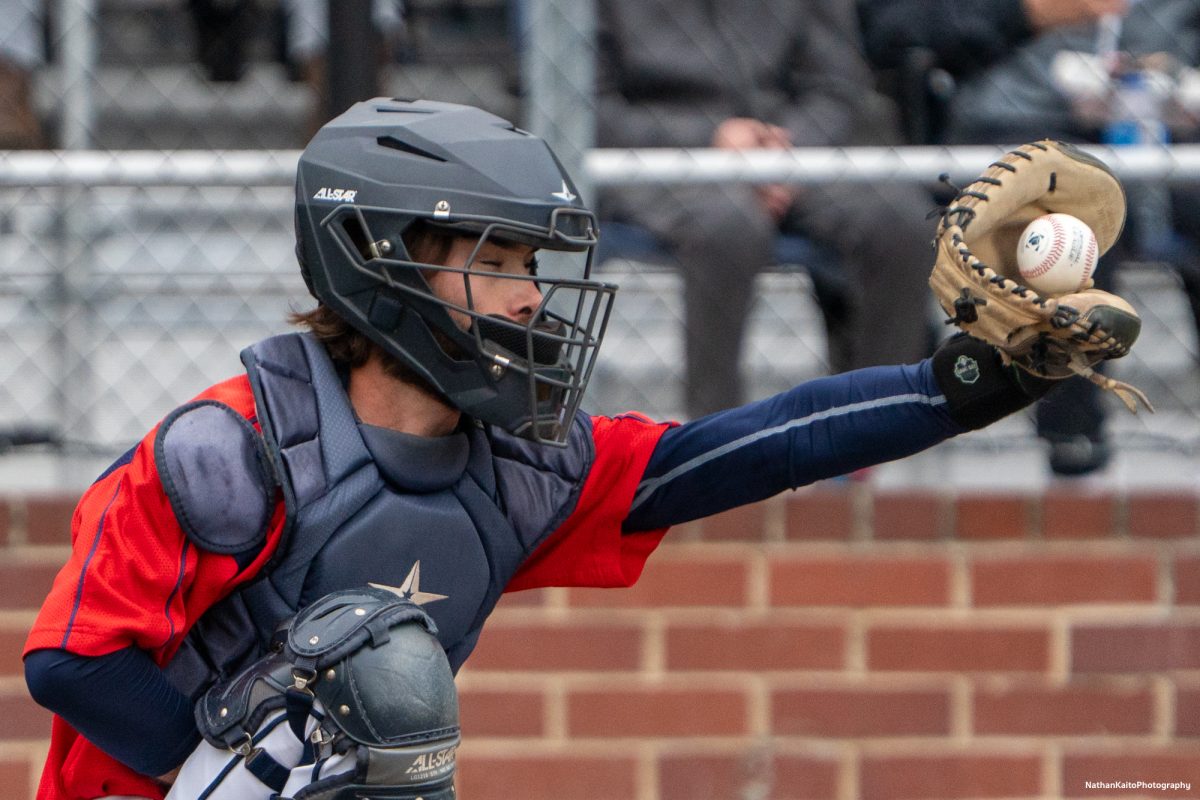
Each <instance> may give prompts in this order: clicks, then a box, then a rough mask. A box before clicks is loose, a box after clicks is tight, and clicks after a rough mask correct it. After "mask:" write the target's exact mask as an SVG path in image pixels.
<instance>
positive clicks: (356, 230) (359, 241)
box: [342, 216, 377, 261]
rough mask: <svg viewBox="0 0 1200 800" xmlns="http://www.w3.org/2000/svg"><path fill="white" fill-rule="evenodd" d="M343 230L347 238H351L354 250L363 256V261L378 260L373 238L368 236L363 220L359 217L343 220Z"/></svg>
mask: <svg viewBox="0 0 1200 800" xmlns="http://www.w3.org/2000/svg"><path fill="white" fill-rule="evenodd" d="M342 230H344V231H346V236H348V237H350V244H352V245H354V249H355V250H356V251H358V254H359V255H360V256H362V259H363V261H370V260H371V259H372V258H376V256H377V254H376V253H375V251H374V249H373V248H372V247H371V245H372V240H371V237H370V236H369V235H368V234H367V229H366V226H365V225H364V224H363V221H362V220H361V219H359V218H358V217H357V216H350V217H346V218H345V219H344V220H342Z"/></svg>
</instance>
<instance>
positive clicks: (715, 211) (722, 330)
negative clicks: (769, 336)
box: [608, 185, 934, 418]
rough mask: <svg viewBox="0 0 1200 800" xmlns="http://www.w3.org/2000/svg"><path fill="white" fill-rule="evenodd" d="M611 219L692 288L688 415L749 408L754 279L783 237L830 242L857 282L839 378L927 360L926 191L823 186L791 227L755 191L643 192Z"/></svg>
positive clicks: (630, 196) (617, 207) (625, 200)
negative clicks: (653, 248)
mask: <svg viewBox="0 0 1200 800" xmlns="http://www.w3.org/2000/svg"><path fill="white" fill-rule="evenodd" d="M608 202H609V205H610V213H612V214H614V216H617V217H620V218H624V219H628V220H629V221H631V222H635V223H637V224H639V225H642V226H644V227H646V228H648V229H650V230H651V231H652V232H653V233H655V234H656V235H657V236H658V237H659V238H661V239H662V240H663V241H664V242H666V243H667V244H668V246H669V247H670V248H671V251H672V254H673V256H674V257H675V259H676V261H677V262H678V265H679V269H680V272H681V274H682V276H683V281H684V301H685V304H686V310H685V316H684V324H685V327H686V331H685V354H686V355H685V358H686V367H687V397H686V406H687V411H688V413H689V415H690V416H692V417H693V418H694V417H697V416H702V415H704V414H708V413H711V412H713V411H718V410H720V409H723V408H729V407H731V406H735V405H738V404H740V403H742V402H743V401H744V399H745V398H744V393H743V385H742V379H741V371H740V356H741V349H742V341H743V339H744V338H745V329H746V317H747V315H748V313H749V311H750V306H751V304H752V303H753V301H754V278H755V276H756V275H757V274H758V273H759V272H760V271H761V270H762V269H763V268H765V267H767V266H768V265H770V264H771V263H772V253H773V251H774V242H775V237H776V236H777V235H778V234H779V233H780V230H781V229H783V230H787V231H789V232H792V231H795V232H798V233H801V234H803V235H806V236H808V237H810V238H812V239H813V240H815V241H817V242H820V243H823V244H826V245H828V246H829V247H830V248H832V249H833V250H834V251H835V252H837V253H838V255H839V256H840V258H841V261H842V266H843V268H844V269H845V270H846V272H847V274H848V276H849V279H850V280H849V281H848V283H849V286H850V296H851V301H852V306H851V309H850V313H851V317H852V318H851V320H850V323H849V324H848V325H847V326H846V327H847V331H846V335H845V341H844V342H833V343H831V360H832V361H833V368H834V370H835V371H843V370H845V369H854V368H858V367H864V366H872V365H876V364H899V363H911V362H914V361H918V360H920V359H921V358H923V357H924V356H926V355H927V354H928V350H929V343H930V336H929V317H928V309H929V307H930V306H929V302H930V301H929V297H930V295H929V288H928V283H927V281H928V276H929V271H930V268H931V266H932V264H933V249H932V246H931V241H932V236H933V227H934V223H933V222H931V221H929V220H926V219H925V214H926V212H927V211H928V210H929V209H931V208H932V207H933V202H932V200H931V198H930V197H929V195H928V193H927V192H925V191H924V190H922V189H921V188H919V187H915V186H903V185H884V186H874V185H866V186H852V185H835V186H812V187H804V188H803V189H802V194H801V197H800V199H799V201H798V202H797V203H796V205H795V206H794V207H793V209H792V210H791V211H790V212H789V214H788V215H787V217H786V219H785V220H784V222H783V223H782V225H779V224H777V223H776V222H775V221H774V220H773V219H771V218H770V217H769V216H768V215H767V214H766V212H765V211H763V210H762V208H761V206H760V205H759V203H758V200H757V198H756V197H755V194H754V190H753V188H752V187H750V186H741V185H728V186H710V185H702V186H682V187H678V186H677V187H654V188H652V189H651V188H645V187H638V188H636V189H625V190H622V191H620V192H619V193H613V196H612V197H610V198H609V200H608Z"/></svg>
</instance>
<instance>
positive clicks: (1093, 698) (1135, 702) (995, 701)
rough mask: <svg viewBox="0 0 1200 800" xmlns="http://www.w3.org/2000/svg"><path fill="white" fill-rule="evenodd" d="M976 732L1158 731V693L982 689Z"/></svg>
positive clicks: (1093, 688) (1100, 688) (1071, 688)
mask: <svg viewBox="0 0 1200 800" xmlns="http://www.w3.org/2000/svg"><path fill="white" fill-rule="evenodd" d="M974 719H975V733H978V734H1001V735H1029V736H1054V735H1061V736H1070V735H1080V736H1091V735H1102V734H1110V735H1111V734H1142V733H1152V732H1153V730H1154V694H1153V692H1151V691H1150V690H1149V689H1147V688H1140V689H1126V688H1121V687H1115V686H1067V687H1026V688H1009V689H987V688H981V689H977V690H976V692H975V713H974Z"/></svg>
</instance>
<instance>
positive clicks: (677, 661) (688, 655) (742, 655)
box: [666, 623, 846, 671]
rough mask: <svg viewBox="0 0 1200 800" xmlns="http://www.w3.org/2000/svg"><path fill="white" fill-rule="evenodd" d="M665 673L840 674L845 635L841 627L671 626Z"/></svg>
mask: <svg viewBox="0 0 1200 800" xmlns="http://www.w3.org/2000/svg"><path fill="white" fill-rule="evenodd" d="M666 642H667V644H666V651H667V669H672V670H752V671H759V670H789V669H841V668H842V667H844V666H845V659H846V656H845V650H846V633H845V629H844V628H842V627H841V626H839V625H822V624H809V625H805V624H797V623H787V624H783V623H780V624H774V625H769V624H729V625H715V624H714V625H672V626H671V627H669V628H668V629H667V636H666Z"/></svg>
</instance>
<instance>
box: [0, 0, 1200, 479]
mask: <svg viewBox="0 0 1200 800" xmlns="http://www.w3.org/2000/svg"><path fill="white" fill-rule="evenodd" d="M13 1H14V2H15V1H16V0H13ZM19 4H20V5H21V6H22V9H24V10H28V11H31V12H35V14H34V17H35V18H36V20H37V22H38V30H40V31H41V35H42V37H43V41H44V42H46V43H48V45H49V53H50V59H49V61H48V62H47V63H46V64H33V68H32V71H31V73H30V75H31V84H30V88H31V92H32V94H31V98H32V104H33V107H34V110H35V111H36V116H37V119H38V121H39V122H40V126H41V130H40V132H39V134H38V135H39V136H42V137H44V140H43V141H44V142H46V143H49V144H50V145H52V146H53V147H54V148H56V149H55V150H54V151H53V152H48V153H43V154H33V153H31V154H18V153H13V154H11V155H10V156H9V157H7V158H6V159H4V160H3V162H2V163H0V178H2V180H0V430H2V429H4V428H5V427H6V426H26V427H28V426H35V427H38V426H40V427H42V428H45V429H47V430H53V431H57V432H60V434H61V436H62V437H63V439H64V440H65V442H64V444H63V446H62V448H61V449H60V450H55V451H47V452H32V453H26V454H24V455H22V456H21V457H20V458H17V457H16V456H13V455H10V457H9V458H6V459H4V463H3V464H0V467H3V468H4V480H5V485H8V486H15V487H24V486H29V487H35V488H37V487H42V488H47V487H51V486H58V485H63V484H68V485H78V484H81V483H85V482H86V481H88V480H90V478H91V477H92V476H93V475H94V474H95V473H96V471H97V470H98V469H101V468H103V466H104V465H105V464H106V463H107V462H108V461H109V460H111V458H112V457H113V456H115V455H117V454H119V453H120V452H123V451H124V450H125V449H126V448H127V447H128V446H129V445H130V444H131V443H133V442H134V441H136V440H137V439H138V438H139V437H140V436H141V435H142V434H143V433H144V432H145V431H146V430H147V429H149V427H151V426H152V425H153V424H155V423H156V422H157V420H158V419H160V418H161V417H162V416H163V415H164V414H165V413H167V412H168V411H170V410H171V409H172V408H173V407H174V406H175V405H177V404H179V403H181V402H183V401H185V400H186V399H188V398H189V397H191V396H192V395H194V394H195V393H197V392H199V391H200V390H202V389H204V388H205V387H206V386H208V385H209V384H211V383H213V382H215V381H218V380H221V379H224V378H226V377H229V376H231V375H233V374H235V373H237V372H238V371H239V369H240V366H239V362H238V358H237V353H238V352H239V350H240V349H241V348H243V347H244V346H246V345H247V344H249V343H251V342H253V341H255V340H257V339H259V338H262V337H264V336H267V335H270V334H273V333H277V332H281V331H283V330H286V328H287V326H286V322H285V318H286V316H287V313H288V311H289V310H291V309H293V308H305V307H307V306H308V305H309V304H310V303H311V300H310V299H309V298H308V296H307V293H306V291H305V289H304V286H303V284H302V281H301V280H300V277H299V274H298V271H297V269H296V267H295V260H294V256H293V254H292V248H293V237H292V205H291V204H292V198H291V187H290V185H289V181H290V168H291V166H292V165H294V159H295V155H296V152H295V149H296V148H298V147H300V146H302V144H303V143H304V141H305V140H306V138H307V135H308V133H309V132H310V131H311V130H312V129H313V126H314V125H315V124H316V123H317V122H319V118H320V109H321V106H320V102H321V99H320V92H321V86H320V84H319V80H316V79H315V78H314V76H313V72H312V70H313V68H314V64H313V63H312V61H311V59H309V60H304V59H298V58H296V57H294V55H289V53H291V52H292V51H291V50H289V47H292V48H293V50H294V49H295V45H296V40H295V37H296V34H295V23H296V19H297V17H296V16H295V15H296V14H298V13H299V12H298V11H297V10H296V6H299V5H302V4H300V3H272V2H266V0H259V2H257V3H253V4H250V3H238V2H227V3H216V2H213V3H209V4H205V3H183V2H181V1H180V0H86V1H85V0H60V2H58V3H53V4H50V7H49V11H50V13H49V15H48V17H47V16H45V15H44V12H45V10H46V9H44V8H43V7H41V6H40V5H38V4H33V5H27V4H25V0H20V3H19ZM2 6H3V3H0V7H2ZM669 7H670V4H665V5H664V8H668V9H669ZM197 9H201V10H205V9H207V11H208V12H209V13H210V16H209V18H208V19H207V23H206V22H205V18H204V17H203V15H199V16H198V12H197ZM0 10H3V9H2V8H0ZM9 10H10V11H11V10H12V9H9ZM222 10H224V11H225V12H227V14H228V18H227V19H225V28H224V29H223V30H225V33H228V32H229V31H230V30H232V31H235V32H238V34H239V35H240V36H241V42H240V45H238V46H233V45H230V44H229V43H228V42H225V43H224V44H222V42H221V40H220V37H219V36H217V35H216V34H214V33H213V31H211V30H209V31H207V33H205V31H204V28H203V26H204V25H205V24H210V27H211V25H214V24H215V23H214V19H215V20H216V21H217V22H220V21H221V20H220V19H219V14H218V13H217V12H219V11H222ZM594 12H595V9H594V6H593V4H592V3H591V2H587V3H582V2H580V3H576V2H569V1H568V0H527V1H526V2H518V3H505V2H501V1H500V0H494V1H491V0H460V1H458V2H450V1H446V2H434V0H420V1H418V0H408V1H407V2H406V3H405V4H404V9H403V20H404V24H403V26H402V27H393V28H390V29H389V28H387V25H386V24H383V23H381V33H380V36H381V37H382V38H381V44H382V45H383V47H382V48H381V52H382V55H381V57H380V62H379V65H380V66H379V69H380V87H381V91H383V92H384V93H387V94H391V95H393V96H411V97H418V96H420V97H429V98H436V99H442V100H449V101H455V102H465V103H471V104H474V105H479V106H482V107H484V108H487V109H488V110H491V111H494V112H496V113H499V114H501V115H503V116H506V117H508V118H510V119H514V120H519V121H521V123H522V124H523V125H525V126H526V127H528V128H530V129H531V130H534V131H535V132H537V133H539V134H541V135H543V136H545V138H547V139H548V140H549V141H550V142H551V143H552V145H553V146H554V147H555V149H556V152H558V153H559V154H560V156H561V157H562V160H563V161H564V163H565V164H567V166H568V168H569V169H570V170H571V171H572V172H573V173H574V174H576V175H579V176H581V185H582V187H583V192H584V194H585V197H589V198H592V197H594V196H595V195H596V194H598V193H599V191H600V190H601V189H602V188H604V187H607V186H617V185H630V184H634V183H642V184H649V185H661V184H671V185H680V184H696V185H704V186H714V187H715V186H719V185H726V184H727V182H729V181H745V180H752V181H757V182H763V183H765V182H772V181H779V182H797V183H808V184H820V183H830V182H832V183H843V184H844V183H855V184H857V185H859V186H861V187H862V190H863V191H870V190H871V186H873V185H875V184H878V183H880V182H887V181H898V180H909V181H914V182H926V183H929V182H932V181H933V180H934V179H935V178H936V176H937V174H938V173H939V172H942V171H948V172H950V173H951V174H952V176H953V179H955V180H960V181H963V180H967V179H969V178H970V177H972V176H973V175H974V174H977V173H978V172H979V171H980V169H982V168H983V167H984V166H986V163H987V161H988V160H989V159H990V158H992V157H994V154H995V152H996V149H995V148H975V149H969V148H968V149H962V150H958V149H956V150H947V149H944V148H941V147H938V148H891V147H889V148H871V149H856V148H845V149H843V148H830V149H820V148H818V149H810V150H797V151H779V152H775V153H758V154H754V155H749V156H748V155H745V154H733V153H729V152H720V151H714V150H709V149H707V148H701V149H691V148H688V149H674V150H656V151H647V150H642V149H631V150H618V149H600V150H597V149H595V148H594V144H595V140H594V138H593V133H592V131H593V128H594V120H593V114H594V111H595V108H594V106H593V105H592V97H593V86H592V84H593V81H594V80H595V70H594V65H593V61H592V58H593V49H592V48H593V45H592V40H593V33H594V22H593V17H592V15H593V13H594ZM238 14H241V15H243V16H237V15H238ZM289 14H291V15H292V16H289ZM230 20H232V21H230ZM289 26H290V27H289ZM216 27H217V28H218V29H220V25H217V26H216ZM289 31H290V32H291V33H290V35H291V36H292V39H291V40H290V44H289V39H288V37H289ZM218 33H220V30H218ZM205 36H207V37H208V38H207V39H206V38H205ZM2 41H3V37H2V36H0V42H2ZM206 47H207V48H208V50H205V48H206ZM214 48H215V51H214ZM222 48H224V49H222ZM239 48H240V49H239ZM214 52H215V55H214ZM222 54H223V56H222ZM223 59H224V60H223ZM316 66H319V65H316ZM0 80H4V77H3V76H0ZM0 95H3V93H2V91H0ZM6 96H8V95H3V96H0V102H3V101H4V97H6ZM67 150H80V151H82V152H81V153H75V154H72V153H69V152H65V151H67ZM247 150H256V151H257V152H254V153H249V154H248V153H246V152H245V151H247ZM104 151H120V154H119V156H117V157H114V158H112V159H110V160H108V161H105V160H104V159H103V158H101V157H100V154H102V153H103V152H104ZM74 156H83V157H89V156H96V157H97V158H99V160H98V161H96V160H93V161H90V162H89V161H87V160H86V158H85V159H83V160H79V159H76V160H72V158H73V157H74ZM1116 157H1117V159H1118V161H1119V164H1118V168H1119V169H1120V170H1122V171H1124V173H1125V174H1127V175H1132V176H1134V177H1135V178H1137V177H1138V176H1140V179H1147V178H1149V179H1153V180H1163V179H1167V180H1178V179H1181V178H1187V177H1192V178H1195V177H1198V176H1200V163H1196V161H1194V160H1192V159H1195V152H1194V151H1192V150H1189V149H1188V148H1178V149H1176V150H1175V151H1173V153H1171V154H1168V155H1166V156H1164V155H1163V153H1162V152H1158V153H1157V155H1156V154H1154V153H1143V152H1142V151H1127V152H1126V153H1125V154H1124V155H1123V156H1122V155H1121V154H1117V156H1116ZM1139 158H1141V160H1140V161H1139ZM114 176H116V177H114ZM928 225H929V230H930V231H932V225H933V223H932V222H930V223H928ZM603 227H605V229H608V226H607V224H606V225H604V226H603ZM659 255H661V254H659ZM882 268H886V265H883V267H882ZM601 269H602V270H603V272H604V273H605V274H606V277H608V278H610V279H612V280H614V281H616V282H618V283H619V284H620V285H621V291H620V293H619V296H618V301H617V303H616V306H615V309H614V317H613V321H612V323H611V325H610V330H609V334H608V338H607V340H606V342H605V346H604V349H603V351H602V354H601V360H600V362H599V364H598V365H597V372H596V376H595V379H594V382H593V387H592V390H591V391H590V400H589V401H588V402H587V404H586V405H588V406H590V408H591V409H592V410H595V411H601V412H618V411H623V410H626V409H638V410H641V411H643V412H646V413H648V414H651V415H653V416H657V417H671V418H683V417H684V416H685V415H686V413H687V412H686V403H685V400H684V396H683V392H684V390H683V385H682V381H683V369H684V355H683V350H684V345H683V335H682V333H683V324H684V323H683V318H684V308H683V299H682V291H681V281H680V275H679V271H678V270H677V269H676V268H674V267H673V266H672V265H671V262H670V261H669V259H666V258H661V257H650V258H646V257H643V254H639V253H637V252H630V251H629V249H628V248H622V247H617V248H610V249H609V250H608V251H606V255H605V258H604V261H603V263H602V265H601ZM755 280H756V284H755V286H756V291H755V300H754V304H753V306H752V308H751V310H750V312H749V317H748V334H747V337H746V340H745V343H744V345H743V351H742V352H743V355H742V371H743V374H744V375H745V378H746V385H747V392H748V394H749V395H750V396H752V397H762V396H766V395H767V394H770V393H773V392H776V391H780V390H783V389H786V388H787V387H789V386H792V385H794V384H795V383H797V382H798V381H801V380H805V379H807V378H812V377H816V376H819V375H822V374H825V373H827V372H828V371H829V369H830V362H829V342H828V340H827V337H826V332H825V323H824V319H823V316H822V310H821V308H820V307H819V306H818V304H817V303H816V301H815V300H814V292H813V290H814V281H813V274H812V273H811V272H810V271H809V270H807V269H805V268H804V265H803V264H791V265H783V266H781V267H779V268H775V269H771V270H768V271H767V272H765V273H763V274H760V275H759V276H758V277H757V278H756V279H755ZM1121 287H1122V291H1124V292H1125V293H1127V294H1128V296H1129V298H1130V300H1131V301H1132V302H1133V303H1134V304H1135V305H1136V306H1137V307H1138V308H1139V309H1140V310H1141V311H1142V312H1143V314H1144V315H1145V322H1146V326H1145V332H1144V334H1143V341H1142V342H1141V344H1140V345H1139V347H1138V348H1137V349H1136V350H1135V353H1134V355H1133V356H1131V357H1130V358H1129V359H1127V360H1126V361H1125V362H1124V363H1122V364H1120V365H1119V367H1118V368H1117V369H1116V370H1115V371H1114V375H1115V377H1119V378H1121V379H1124V380H1128V381H1130V382H1133V383H1135V384H1137V385H1139V386H1141V387H1142V388H1143V389H1145V390H1146V391H1147V393H1148V394H1149V395H1150V396H1151V398H1152V399H1153V401H1154V402H1155V404H1156V406H1158V408H1159V414H1157V415H1154V416H1151V417H1144V416H1139V417H1137V418H1133V417H1129V416H1128V415H1125V414H1124V413H1123V412H1118V411H1117V410H1116V405H1115V404H1112V403H1110V404H1109V405H1110V408H1111V409H1112V413H1110V414H1109V426H1110V429H1111V430H1112V433H1113V436H1114V439H1115V441H1116V443H1117V444H1118V446H1119V447H1121V448H1125V449H1130V450H1137V451H1141V452H1146V453H1155V452H1163V451H1165V450H1173V451H1177V452H1179V453H1181V454H1183V455H1184V456H1186V457H1187V458H1189V459H1192V458H1194V457H1197V456H1198V455H1200V453H1197V450H1200V386H1198V385H1197V382H1198V380H1200V378H1198V375H1197V370H1196V369H1195V361H1196V358H1197V345H1196V334H1195V328H1194V323H1193V319H1192V314H1191V310H1190V308H1189V306H1188V303H1187V296H1186V295H1185V293H1184V292H1182V291H1180V289H1181V285H1180V283H1179V279H1178V276H1177V273H1176V272H1175V271H1174V270H1172V269H1170V268H1168V267H1166V266H1164V265H1162V264H1158V263H1147V262H1142V263H1139V264H1138V265H1137V266H1136V267H1133V268H1130V269H1127V270H1123V272H1122V277H1121ZM929 318H930V321H931V323H933V322H935V319H934V314H933V310H932V307H931V308H930V315H929ZM878 335H880V336H886V335H887V332H886V331H879V332H878ZM1000 430H1001V433H1000V436H1003V437H1011V436H1012V435H1013V434H1014V433H1015V434H1016V439H1015V440H1016V441H1018V442H1021V443H1024V444H1025V445H1032V442H1033V441H1034V439H1033V433H1032V426H1031V425H1030V424H1029V421H1028V419H1025V418H1018V419H1017V420H1014V421H1012V422H1010V423H1006V426H1005V427H1003V428H1001V429H1000ZM988 441H992V440H983V442H982V444H981V440H980V439H979V438H977V437H976V438H972V437H968V438H967V440H966V444H965V445H959V446H965V447H968V448H970V447H980V446H987V442H988Z"/></svg>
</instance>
